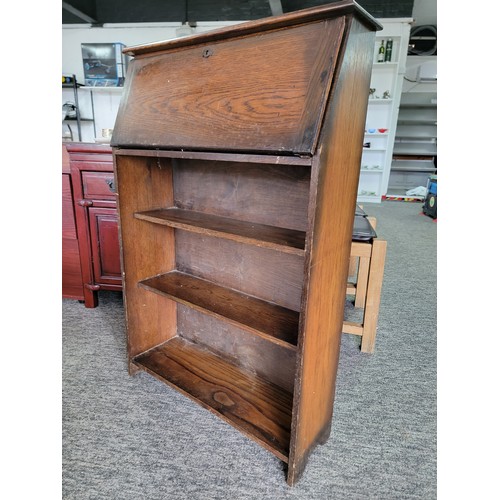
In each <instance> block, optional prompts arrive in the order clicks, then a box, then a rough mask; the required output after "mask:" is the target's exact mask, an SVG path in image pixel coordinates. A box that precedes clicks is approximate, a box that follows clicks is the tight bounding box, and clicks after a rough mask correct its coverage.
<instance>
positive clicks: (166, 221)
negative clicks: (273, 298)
mask: <svg viewBox="0 0 500 500" xmlns="http://www.w3.org/2000/svg"><path fill="white" fill-rule="evenodd" d="M135 217H136V218H137V219H141V220H146V221H149V222H153V223H154V224H163V225H165V226H169V227H175V228H177V229H184V230H186V231H191V232H194V233H199V234H206V235H207V236H216V237H221V238H227V239H230V240H234V241H240V242H242V243H248V244H251V245H256V246H258V247H266V248H272V249H274V250H280V251H282V252H285V253H291V254H295V255H304V242H305V232H303V231H296V230H294V229H285V228H281V227H274V226H268V225H266V224H255V223H252V222H246V221H240V220H237V219H232V218H229V217H220V216H218V215H211V214H204V213H202V212H195V211H193V210H181V209H178V208H167V209H159V210H149V211H146V212H137V213H136V214H135Z"/></svg>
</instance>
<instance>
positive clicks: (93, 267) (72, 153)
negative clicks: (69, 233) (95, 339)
mask: <svg viewBox="0 0 500 500" xmlns="http://www.w3.org/2000/svg"><path fill="white" fill-rule="evenodd" d="M67 150H68V153H69V158H70V162H69V163H70V171H71V181H72V183H73V190H74V196H73V203H74V210H75V214H76V225H77V234H78V248H79V252H80V256H81V274H82V279H83V300H84V301H85V306H86V307H96V306H97V304H98V292H99V290H121V289H122V277H121V271H120V248H119V242H118V217H117V211H116V194H115V186H114V182H115V181H114V174H113V157H112V153H111V148H110V147H109V146H104V145H98V144H70V145H68V146H67Z"/></svg>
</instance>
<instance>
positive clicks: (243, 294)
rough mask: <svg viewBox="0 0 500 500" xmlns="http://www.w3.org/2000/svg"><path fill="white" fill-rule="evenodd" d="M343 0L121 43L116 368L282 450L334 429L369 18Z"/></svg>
mask: <svg viewBox="0 0 500 500" xmlns="http://www.w3.org/2000/svg"><path fill="white" fill-rule="evenodd" d="M380 28H381V26H380V25H379V24H378V23H377V22H376V21H375V20H374V19H373V18H372V17H371V16H370V15H369V14H367V13H366V12H365V11H364V10H363V9H362V8H360V7H359V6H358V5H357V4H356V3H355V2H353V1H351V0H346V1H340V2H336V3H332V4H329V5H324V6H321V7H315V8H311V9H305V10H302V11H297V12H293V13H289V14H285V15H282V16H277V17H270V18H266V19H261V20H258V21H252V22H248V23H242V24H239V25H235V26H232V27H229V28H224V29H220V30H216V31H211V32H208V33H202V34H199V35H194V36H190V37H186V38H179V39H174V40H169V41H165V42H158V43H152V44H148V45H142V46H136V47H130V48H126V49H125V52H126V53H127V54H129V55H131V56H133V59H132V61H131V64H130V66H129V73H128V76H127V81H126V88H125V90H124V96H123V99H122V101H121V105H120V109H119V112H118V117H117V121H116V124H115V128H114V132H113V138H112V142H111V145H112V146H113V157H114V168H115V177H116V184H117V186H116V188H117V200H118V211H119V224H120V247H121V257H122V259H121V260H122V274H123V285H124V298H125V311H126V325H127V339H128V355H129V370H130V373H131V374H132V373H135V372H136V371H138V370H144V371H146V372H148V373H150V374H151V375H153V376H154V377H156V378H158V379H160V380H162V381H164V382H165V383H167V384H169V385H171V386H172V387H174V388H176V389H177V390H179V391H180V392H182V393H183V394H185V395H186V396H188V397H190V398H191V399H193V400H194V401H196V402H198V403H199V404H201V405H202V406H204V407H205V408H207V409H208V410H210V411H212V412H213V413H215V414H216V415H218V416H219V417H220V418H222V419H224V420H225V421H227V422H228V423H230V424H231V425H233V426H234V427H236V428H237V429H239V430H240V431H241V432H243V433H244V434H246V435H247V436H249V437H250V438H252V439H253V440H255V441H256V442H258V443H259V444H260V445H262V446H263V447H264V448H266V449H268V450H269V451H271V452H272V453H274V454H275V455H276V456H277V457H279V458H280V459H281V460H282V461H284V462H286V463H287V464H288V467H287V471H288V472H287V481H288V483H289V484H290V485H293V484H294V483H295V482H296V481H297V480H298V479H299V477H300V475H301V473H302V471H303V470H304V467H305V463H306V461H307V458H308V456H309V454H310V452H311V451H312V450H313V449H314V447H315V445H316V444H318V443H324V442H325V441H326V440H327V438H328V436H329V433H330V428H331V420H332V413H333V399H334V393H335V380H336V372H337V365H338V357H339V348H340V338H341V330H342V323H343V314H344V303H345V284H346V280H347V272H348V265H349V254H350V247H351V237H352V227H353V217H354V211H355V205H356V192H357V185H358V176H359V165H360V160H361V153H362V145H363V135H364V127H365V118H366V110H367V101H368V92H369V83H370V73H371V67H372V56H373V49H374V40H375V31H376V30H378V29H380Z"/></svg>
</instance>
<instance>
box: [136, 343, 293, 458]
mask: <svg viewBox="0 0 500 500" xmlns="http://www.w3.org/2000/svg"><path fill="white" fill-rule="evenodd" d="M134 363H136V364H138V365H139V366H141V367H143V368H144V369H146V370H147V371H148V372H149V373H151V374H152V375H154V376H156V377H157V378H159V379H160V380H163V381H164V382H166V383H167V384H169V385H171V386H173V387H175V388H176V389H178V390H180V391H182V392H183V393H184V394H185V395H186V396H188V397H190V398H191V399H193V400H194V401H195V402H197V403H199V404H201V405H202V406H204V407H205V408H207V409H209V410H210V411H212V412H213V413H215V414H217V415H218V416H219V417H221V418H223V419H224V420H225V421H226V422H228V423H230V424H231V425H233V426H234V427H236V428H237V429H238V430H240V431H241V432H243V433H245V434H246V435H247V436H249V437H250V438H252V439H253V440H255V441H257V442H258V443H260V444H261V445H262V446H264V447H265V448H266V449H268V450H269V451H271V452H272V453H274V454H275V455H276V456H277V457H278V458H280V459H281V460H283V461H284V462H287V461H288V446H289V440H290V421H291V410H292V396H291V394H290V393H289V392H288V391H285V390H284V389H282V388H280V387H278V386H277V385H274V384H272V383H270V382H267V381H266V380H265V379H263V378H262V377H259V376H258V375H254V374H252V373H251V372H247V371H245V370H243V369H241V368H239V367H237V366H235V365H233V364H231V363H229V362H228V361H227V360H225V359H223V358H221V357H219V356H216V355H215V354H213V353H211V352H210V351H208V350H207V349H204V348H202V347H200V346H198V345H196V344H194V343H192V342H188V341H186V340H185V339H183V338H181V337H174V338H172V339H171V340H169V341H167V342H166V343H164V344H162V345H160V346H158V347H156V348H155V349H152V350H150V351H147V352H145V353H144V354H141V355H139V356H137V357H136V358H135V359H134Z"/></svg>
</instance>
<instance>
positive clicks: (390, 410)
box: [62, 202, 437, 500]
mask: <svg viewBox="0 0 500 500" xmlns="http://www.w3.org/2000/svg"><path fill="white" fill-rule="evenodd" d="M364 208H365V211H367V212H368V213H369V214H370V215H374V216H376V217H377V220H378V226H377V232H378V234H379V237H381V238H384V239H386V240H387V242H388V250H387V258H386V268H385V275H384V284H383V290H382V299H381V308H380V317H379V324H378V334H377V341H376V346H375V353H374V354H372V355H369V354H362V353H361V352H360V350H359V340H358V338H357V337H354V336H351V335H344V336H343V338H342V350H341V355H340V364H339V370H338V378H337V391H336V398H335V408H334V419H333V424H332V433H331V436H330V439H329V441H328V442H327V443H326V444H325V445H323V446H319V447H318V448H317V449H316V450H315V452H314V453H313V454H312V455H311V457H310V460H309V462H308V465H307V467H306V470H305V472H304V475H303V477H302V479H301V481H300V482H299V483H298V484H297V485H296V486H295V487H293V488H290V487H288V486H287V485H286V482H285V473H284V466H283V464H282V463H281V462H280V461H279V460H278V459H277V458H275V457H274V456H273V455H271V454H270V453H269V452H267V451H266V450H264V449H263V448H261V447H260V446H259V445H257V444H255V443H254V442H253V441H251V440H249V439H248V438H246V437H245V436H243V435H242V434H240V433H239V432H238V431H236V430H235V429H233V428H232V427H231V426H229V425H228V424H226V423H225V422H223V421H221V420H219V419H218V418H217V417H215V416H214V415H212V414H211V413H210V412H208V411H206V410H204V409H203V408H201V407H199V406H198V405H197V404H195V403H193V402H191V401H190V400H188V399H187V398H185V397H184V396H182V395H181V394H179V393H177V392H176V391H175V390H173V389H171V388H169V387H167V386H165V385H164V384H162V383H161V382H159V381H157V380H155V379H154V378H152V377H151V376H149V375H147V374H145V373H142V372H141V373H139V374H138V375H136V376H134V377H130V376H129V375H128V373H127V363H126V340H125V323H124V316H123V315H124V312H123V303H122V297H121V294H120V293H116V292H101V293H100V295H99V297H100V305H99V307H97V308H96V309H85V307H84V306H83V304H80V303H79V302H77V301H72V300H65V299H64V300H63V302H62V320H63V328H62V333H63V346H62V349H63V350H62V357H63V366H62V376H63V385H62V389H63V392H62V403H63V422H62V432H63V435H62V443H63V447H62V465H63V470H62V490H63V498H64V499H72V500H73V499H74V500H80V499H101V500H102V499H120V500H128V499H135V500H137V499H148V500H161V499H190V500H197V499H203V500H212V499H226V498H227V499H232V500H235V499H281V498H283V499H308V500H311V499H384V500H389V499H395V500H396V499H397V500H401V499H419V500H422V499H433V498H436V476H437V473H436V399H437V398H436V309H437V308H436V228H437V224H436V223H435V222H434V221H432V220H431V219H430V218H428V217H426V216H422V215H419V213H420V212H421V204H420V203H402V202H384V203H382V204H365V205H364ZM348 309H349V308H347V309H346V314H348V313H349V310H348Z"/></svg>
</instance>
